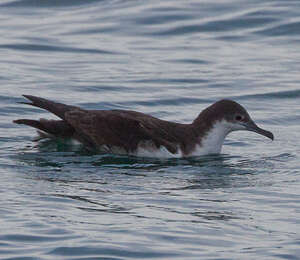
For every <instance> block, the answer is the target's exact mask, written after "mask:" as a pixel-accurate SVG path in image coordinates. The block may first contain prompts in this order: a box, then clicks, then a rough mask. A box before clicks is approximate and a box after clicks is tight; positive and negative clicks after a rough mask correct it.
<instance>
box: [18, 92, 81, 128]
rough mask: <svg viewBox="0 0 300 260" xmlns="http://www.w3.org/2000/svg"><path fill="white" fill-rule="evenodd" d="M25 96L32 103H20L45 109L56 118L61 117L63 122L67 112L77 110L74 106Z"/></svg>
mask: <svg viewBox="0 0 300 260" xmlns="http://www.w3.org/2000/svg"><path fill="white" fill-rule="evenodd" d="M23 96H24V97H25V98H27V99H28V100H30V101H31V103H29V102H20V103H22V104H26V105H31V106H34V107H39V108H42V109H45V110H47V111H49V112H51V113H53V114H55V115H56V116H58V117H60V118H61V119H63V120H64V119H65V113H66V112H68V111H70V110H71V109H74V108H76V107H74V106H69V105H65V104H62V103H57V102H54V101H51V100H48V99H45V98H40V97H35V96H31V95H23ZM27 123H28V124H29V122H27ZM31 123H32V124H37V123H33V122H31ZM31 123H30V124H31ZM34 127H35V126H34Z"/></svg>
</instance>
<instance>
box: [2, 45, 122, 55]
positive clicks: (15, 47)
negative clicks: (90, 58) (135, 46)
mask: <svg viewBox="0 0 300 260" xmlns="http://www.w3.org/2000/svg"><path fill="white" fill-rule="evenodd" d="M1 48H2V49H11V50H17V51H22V52H23V51H37V52H39V51H42V52H65V53H89V54H110V55H115V54H119V55H120V53H117V52H111V51H106V50H100V49H83V48H74V47H61V46H52V45H39V44H0V49H1Z"/></svg>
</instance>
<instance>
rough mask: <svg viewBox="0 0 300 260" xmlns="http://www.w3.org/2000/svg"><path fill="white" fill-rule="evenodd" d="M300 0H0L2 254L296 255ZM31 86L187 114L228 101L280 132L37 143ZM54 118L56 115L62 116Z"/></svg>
mask: <svg viewBox="0 0 300 260" xmlns="http://www.w3.org/2000/svg"><path fill="white" fill-rule="evenodd" d="M299 17H300V8H299V1H293V0H268V1H258V0H254V1H244V0H226V1H204V0H202V1H196V0H194V1H156V0H153V1H148V2H147V1H129V0H114V1H107V0H102V1H100V0H99V1H96V0H89V1H83V0H77V1H66V0H65V1H50V0H45V1H35V0H18V1H17V0H15V1H14V0H6V1H4V0H3V1H1V4H0V24H1V26H0V32H1V39H0V57H1V58H0V83H1V87H0V101H1V102H0V120H1V121H0V122H1V127H0V147H1V150H0V194H1V196H0V200H1V204H0V205H1V206H0V231H1V232H0V258H1V259H68V260H69V259H110V260H112V259H114V260H116V259H144V258H147V259H299V255H300V249H299V248H300V228H299V224H300V221H299V218H300V206H299V205H300V192H299V190H300V170H299V166H300V164H299V152H300V148H299V147H300V102H299V101H300V100H299V98H300V87H299V83H300V76H299V67H300V45H299V42H300V41H299V39H300V37H299V36H300V18H299ZM21 94H34V95H38V96H42V97H46V98H49V99H53V100H57V101H60V102H65V103H68V104H73V105H80V106H82V107H84V108H90V109H115V108H117V109H132V110H138V111H141V112H145V113H149V114H152V115H154V116H157V117H160V118H163V119H166V120H173V121H177V122H184V123H187V122H191V121H192V120H193V119H194V118H195V117H196V116H197V114H198V113H199V112H200V111H201V110H202V109H203V108H205V107H206V106H208V105H210V104H211V103H213V102H214V101H216V100H218V99H221V98H231V99H234V100H236V101H238V102H240V103H241V104H242V105H244V106H245V107H246V108H247V109H248V111H249V113H250V114H251V116H252V117H253V118H254V119H255V121H256V122H257V123H258V124H259V125H260V126H261V127H263V128H265V129H268V130H271V131H272V132H273V133H274V135H275V141H273V142H271V141H270V140H268V139H266V138H263V137H261V136H259V135H256V134H254V133H246V132H236V133H233V134H230V135H229V136H228V138H227V139H226V142H225V145H224V147H223V152H222V154H221V155H220V156H206V157H201V158H192V159H170V160H158V159H146V158H134V157H126V156H113V155H101V154H98V155H97V154H88V153H86V152H84V151H82V150H81V149H78V147H74V146H72V145H69V144H64V143H55V142H45V143H40V144H36V143H33V142H31V140H32V138H34V136H35V133H34V131H32V129H30V128H28V127H25V126H18V125H14V124H12V122H11V121H12V120H13V119H16V118H22V117H28V118H31V117H32V118H40V117H47V118H52V117H53V116H51V115H49V114H48V113H46V112H45V111H42V110H39V109H35V108H32V107H26V106H24V105H21V104H17V102H19V101H23V98H22V97H21ZM53 118H54V117H53Z"/></svg>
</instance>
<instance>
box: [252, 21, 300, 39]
mask: <svg viewBox="0 0 300 260" xmlns="http://www.w3.org/2000/svg"><path fill="white" fill-rule="evenodd" d="M256 34H261V35H264V36H270V37H277V36H299V35H300V22H290V23H286V24H278V25H276V26H272V27H269V28H265V29H262V30H257V31H256Z"/></svg>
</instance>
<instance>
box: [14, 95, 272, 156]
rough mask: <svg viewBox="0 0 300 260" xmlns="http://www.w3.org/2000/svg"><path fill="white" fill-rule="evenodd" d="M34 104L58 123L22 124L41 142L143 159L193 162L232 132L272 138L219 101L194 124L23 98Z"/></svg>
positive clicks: (240, 111)
mask: <svg viewBox="0 0 300 260" xmlns="http://www.w3.org/2000/svg"><path fill="white" fill-rule="evenodd" d="M24 97H25V98H27V99H28V100H30V101H31V102H30V103H27V102H21V103H23V104H28V105H32V106H35V107H39V108H42V109H45V110H48V111H49V112H51V113H53V114H55V115H56V116H58V117H59V118H60V120H47V119H40V120H32V119H18V120H15V121H14V123H16V124H25V125H29V126H32V127H34V128H36V129H38V133H39V135H40V138H39V139H41V138H70V139H73V140H77V141H79V142H80V143H82V144H83V145H84V146H85V147H87V148H88V149H92V150H99V151H101V152H105V153H115V154H128V155H135V156H144V157H189V156H199V155H207V154H218V153H220V152H221V149H222V145H223V142H224V139H225V137H226V136H227V135H228V134H229V133H230V132H232V131H237V130H247V131H252V132H256V133H258V134H261V135H264V136H266V137H268V138H270V139H272V140H273V139H274V136H273V134H272V133H271V132H269V131H267V130H264V129H262V128H260V127H258V126H257V125H256V124H255V123H254V121H253V120H252V119H251V117H250V116H249V114H248V112H247V111H246V109H245V108H243V107H242V106H241V105H240V104H238V103H237V102H235V101H232V100H225V99H224V100H220V101H218V102H216V103H214V104H212V105H211V106H209V107H207V108H206V109H204V110H203V111H202V112H201V113H200V114H199V115H198V117H197V118H196V119H195V120H194V121H193V122H192V123H191V124H181V123H175V122H169V121H165V120H161V119H158V118H155V117H153V116H150V115H147V114H144V113H140V112H136V111H129V110H86V109H82V108H79V107H76V106H69V105H65V104H62V103H57V102H53V101H50V100H47V99H44V98H40V97H35V96H31V95H24Z"/></svg>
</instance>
